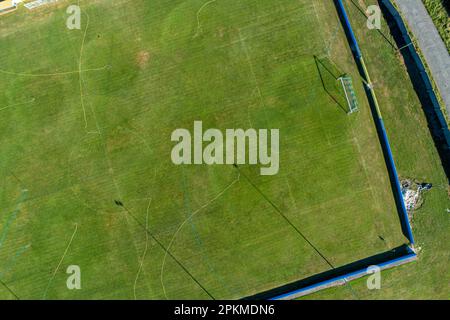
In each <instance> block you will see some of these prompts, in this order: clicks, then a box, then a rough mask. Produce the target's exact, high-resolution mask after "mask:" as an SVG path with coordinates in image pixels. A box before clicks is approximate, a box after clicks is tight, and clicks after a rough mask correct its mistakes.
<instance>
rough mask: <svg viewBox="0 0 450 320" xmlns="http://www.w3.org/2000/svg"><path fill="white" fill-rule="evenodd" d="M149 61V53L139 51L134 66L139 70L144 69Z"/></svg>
mask: <svg viewBox="0 0 450 320" xmlns="http://www.w3.org/2000/svg"><path fill="white" fill-rule="evenodd" d="M149 61H150V52H148V51H145V50H141V51H139V52H138V54H137V55H136V64H137V65H138V66H139V68H140V69H144V68H145V67H147V65H148V62H149Z"/></svg>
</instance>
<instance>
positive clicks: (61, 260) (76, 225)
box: [43, 224, 78, 299]
mask: <svg viewBox="0 0 450 320" xmlns="http://www.w3.org/2000/svg"><path fill="white" fill-rule="evenodd" d="M77 230H78V224H75V230H74V231H73V234H72V237H71V238H70V241H69V244H68V245H67V247H66V250H64V254H63V256H62V257H61V259H60V260H59V263H58V266H57V267H56V269H55V271H54V272H53V274H52V277H51V278H50V280H49V281H48V284H47V288H45V292H44V297H43V299H45V298H46V296H47V291H48V289H49V288H50V284H51V283H52V281H53V279H54V278H55V276H56V273H57V272H58V270H59V267H60V266H61V263H62V262H63V260H64V258H65V256H66V254H67V251H69V247H70V245H71V244H72V241H73V238H74V237H75V234H76V233H77Z"/></svg>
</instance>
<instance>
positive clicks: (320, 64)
mask: <svg viewBox="0 0 450 320" xmlns="http://www.w3.org/2000/svg"><path fill="white" fill-rule="evenodd" d="M327 60H328V58H319V57H317V56H314V61H315V63H316V67H317V71H318V72H319V76H320V81H321V82H322V87H323V89H324V90H325V92H326V93H327V94H328V95H329V96H330V98H331V99H332V100H333V101H334V102H335V103H336V104H337V105H338V106H339V108H340V109H342V111H344V112H345V113H348V111H349V110H348V109H347V108H346V107H345V103H342V102H340V101H339V100H342V96H340V95H339V94H338V92H339V91H337V90H336V87H335V86H332V85H329V84H327V83H326V81H325V79H326V78H327V77H328V78H329V77H330V76H331V78H332V81H335V82H337V81H338V79H339V77H341V76H342V74H340V73H339V72H338V71H336V70H333V69H335V68H334V67H333V66H332V65H331V64H330V63H327ZM327 64H328V65H327ZM333 91H336V92H334V93H333ZM339 98H341V99H339Z"/></svg>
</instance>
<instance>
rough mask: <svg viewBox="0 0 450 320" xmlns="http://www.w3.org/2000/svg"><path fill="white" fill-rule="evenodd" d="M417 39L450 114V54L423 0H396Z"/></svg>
mask: <svg viewBox="0 0 450 320" xmlns="http://www.w3.org/2000/svg"><path fill="white" fill-rule="evenodd" d="M395 2H396V3H397V5H398V7H399V9H400V13H401V14H402V16H403V18H404V19H405V20H406V21H405V23H407V24H408V26H409V28H410V30H411V31H412V32H413V34H414V37H415V38H416V39H417V41H418V43H419V46H420V49H421V51H422V53H423V55H424V56H425V60H426V62H427V64H428V66H429V67H430V70H431V73H432V76H433V79H434V82H435V83H436V85H437V87H438V89H439V92H440V94H441V96H442V99H443V100H444V104H445V107H446V109H447V114H448V115H449V116H450V55H449V53H448V51H447V47H446V46H445V44H444V41H442V38H441V36H440V35H439V32H438V31H437V29H436V26H435V25H434V23H433V20H432V19H431V17H430V15H429V14H428V11H427V9H426V8H425V6H424V5H423V3H422V1H421V0H395Z"/></svg>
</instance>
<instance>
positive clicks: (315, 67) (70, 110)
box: [0, 0, 407, 299]
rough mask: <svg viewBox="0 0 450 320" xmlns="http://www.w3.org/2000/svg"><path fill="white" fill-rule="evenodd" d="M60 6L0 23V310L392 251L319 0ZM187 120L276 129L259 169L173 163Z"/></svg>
mask: <svg viewBox="0 0 450 320" xmlns="http://www.w3.org/2000/svg"><path fill="white" fill-rule="evenodd" d="M70 4H71V3H70V2H68V1H59V2H58V3H57V4H56V5H48V6H42V7H40V8H38V9H34V10H27V9H25V8H23V7H21V8H19V9H18V10H16V12H14V13H12V14H9V15H4V16H2V17H1V19H0V48H1V50H0V88H1V89H0V115H1V117H2V121H1V123H0V143H1V152H0V183H1V187H0V280H1V284H0V298H1V299H14V298H20V299H64V298H66V299H236V298H242V297H246V296H250V295H253V294H256V293H259V292H262V291H265V290H269V289H272V288H275V287H278V286H281V285H284V284H286V283H289V282H293V281H295V280H299V279H303V278H307V277H310V276H313V275H315V274H318V273H321V272H325V271H327V270H330V269H332V268H336V267H340V266H343V265H346V264H349V263H352V262H354V261H357V260H360V259H363V258H366V257H369V256H372V255H375V254H378V253H382V252H385V251H388V250H390V249H393V248H396V247H398V246H400V245H402V244H404V243H407V239H406V238H405V237H404V236H403V235H402V231H401V227H400V221H399V217H398V214H397V210H396V206H395V201H394V198H393V195H392V190H391V186H390V182H389V176H388V173H387V171H386V165H385V163H384V159H383V154H382V150H381V146H380V143H379V140H378V137H377V133H376V129H375V125H374V123H373V120H372V116H371V113H370V108H369V104H368V101H367V98H366V95H365V92H364V88H363V85H362V80H361V78H360V77H359V75H358V70H357V67H356V65H355V64H354V60H353V58H352V55H351V52H350V49H349V48H348V45H347V43H346V39H345V34H344V31H343V29H342V26H341V24H340V22H339V18H338V15H337V12H336V9H335V6H334V4H333V1H310V0H297V1H292V0H281V1H273V0H248V1H238V0H228V1H222V0H217V1H206V0H189V1H180V0H154V1H145V0H139V1H127V0H108V1H107V0H97V1H81V2H80V7H81V13H82V15H81V29H80V30H77V29H75V30H69V29H68V28H67V27H66V19H67V17H68V14H67V13H66V8H67V7H68V6H69V5H70ZM344 73H345V74H347V75H349V76H351V77H352V79H353V84H354V90H355V92H356V97H357V99H358V104H359V111H358V112H355V113H353V114H350V115H349V114H348V110H347V109H348V106H347V102H346V97H345V94H344V92H343V90H342V88H341V85H340V82H339V81H338V78H339V76H341V75H343V74H344ZM194 121H203V126H204V127H205V128H206V127H208V128H218V129H220V130H225V129H228V128H242V129H247V128H256V129H263V128H266V129H279V130H280V155H279V158H280V170H279V173H278V174H277V175H273V176H261V175H260V172H259V167H257V166H250V165H239V166H233V165H212V166H208V165H184V166H183V165H181V166H176V165H174V164H173V163H172V161H171V156H170V155H171V150H172V148H173V146H174V143H173V142H172V141H171V133H172V132H173V131H174V130H175V129H177V128H187V129H189V130H192V127H193V124H194ZM71 265H77V266H79V267H80V270H81V285H82V289H81V290H68V288H67V285H66V280H67V278H68V274H67V273H66V270H67V268H68V267H69V266H71Z"/></svg>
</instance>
